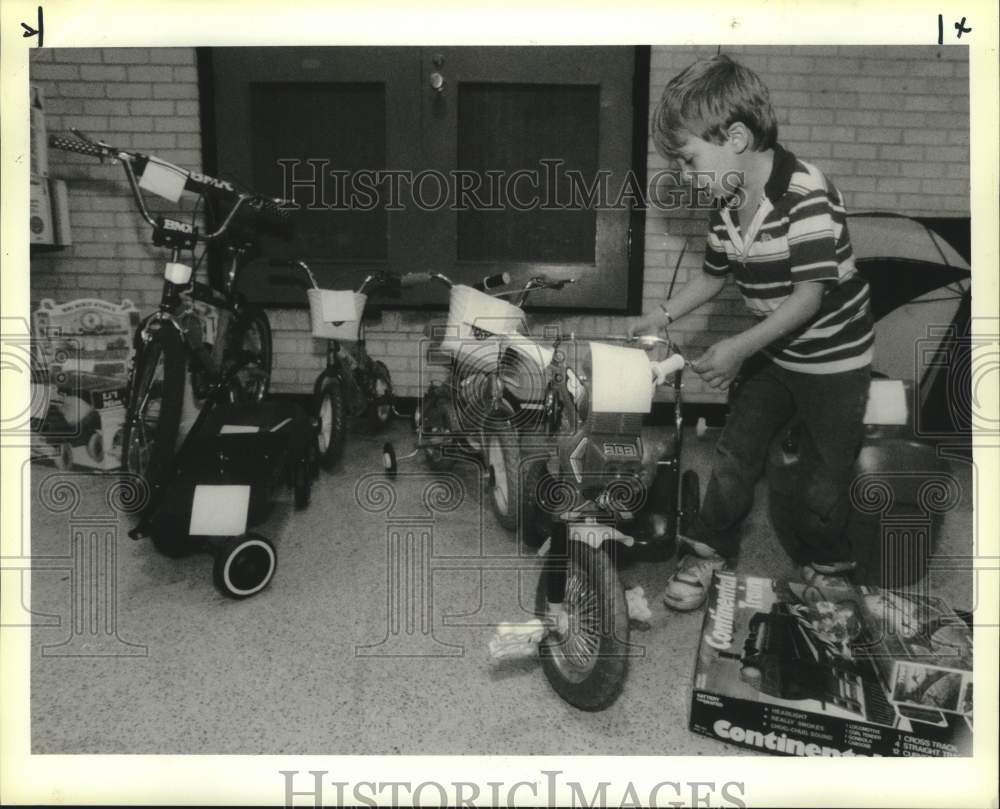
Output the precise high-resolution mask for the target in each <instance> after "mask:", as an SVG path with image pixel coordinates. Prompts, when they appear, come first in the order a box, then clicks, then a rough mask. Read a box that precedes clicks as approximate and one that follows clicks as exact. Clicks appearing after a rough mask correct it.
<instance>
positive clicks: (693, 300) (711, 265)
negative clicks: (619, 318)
mask: <svg viewBox="0 0 1000 809" xmlns="http://www.w3.org/2000/svg"><path fill="white" fill-rule="evenodd" d="M711 223H712V219H711V218H710V220H709V229H708V236H707V237H706V239H705V258H704V261H703V263H702V270H701V274H700V275H699V276H698V277H697V278H694V279H692V280H691V281H688V282H687V283H686V284H685V285H684V288H683V289H682V290H681V291H680V292H679V293H677V295H676V296H674V297H673V298H671V299H670V300H669V301H667V302H666V303H665V304H664V306H665V307H666V309H667V311H668V312H670V317H669V318H668V317H667V313H666V312H664V311H663V309H662V308H657V309H656V310H654V311H652V312H650V313H649V314H648V315H644V316H643V317H641V318H639V319H638V320H637V321H636V322H635V323H633V324H632V326H631V327H630V328H629V334H633V335H635V334H643V333H644V332H647V331H656V330H657V329H661V328H664V327H665V326H667V325H668V321H669V322H670V323H672V322H673V321H675V320H680V318H682V317H683V316H684V315H686V314H687V313H688V312H690V311H692V310H694V309H697V308H698V307H699V306H701V305H702V304H703V303H708V301H710V300H712V298H714V297H715V296H716V295H718V294H719V293H720V292H721V291H722V288H723V287H724V286H725V285H726V276H727V275H728V273H729V259H728V258H727V257H726V251H725V248H724V247H723V246H722V242H721V241H719V237H718V236H716V235H715V233H714V232H713V230H712V224H711Z"/></svg>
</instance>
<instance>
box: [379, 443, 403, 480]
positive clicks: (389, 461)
mask: <svg viewBox="0 0 1000 809" xmlns="http://www.w3.org/2000/svg"><path fill="white" fill-rule="evenodd" d="M382 468H383V469H385V474H386V475H387V476H388V477H390V478H394V477H396V473H397V472H399V466H398V465H397V463H396V449H395V448H394V447H393V446H392V444H390V443H389V442H388V441H387V442H386V443H385V444H383V445H382Z"/></svg>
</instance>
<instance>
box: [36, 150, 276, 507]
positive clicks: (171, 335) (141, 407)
mask: <svg viewBox="0 0 1000 809" xmlns="http://www.w3.org/2000/svg"><path fill="white" fill-rule="evenodd" d="M73 134H74V135H75V136H76V137H75V138H68V137H61V136H56V135H53V136H51V137H50V138H49V145H50V146H52V148H54V149H61V150H63V151H68V152H75V153H77V154H82V155H88V156H92V157H96V158H99V159H100V160H101V161H102V162H103V161H104V160H109V161H111V162H112V163H115V162H117V163H120V164H121V166H122V169H123V170H124V172H125V177H126V179H127V180H128V184H129V188H130V190H131V192H132V197H133V199H134V200H135V203H136V205H137V207H138V209H139V213H140V214H141V215H142V218H143V219H144V220H145V221H146V222H147V223H149V225H150V226H151V227H152V229H153V237H152V244H153V246H155V247H164V248H167V249H168V250H169V251H170V257H169V260H167V261H166V262H165V265H164V269H163V290H162V294H161V298H160V305H159V307H158V309H157V311H156V312H154V313H153V314H151V315H149V316H148V317H146V318H145V319H144V320H143V321H142V322H141V323H140V324H139V328H138V330H137V331H136V335H135V352H134V356H133V359H132V364H131V367H130V369H129V379H128V402H127V409H126V417H125V426H124V430H123V441H122V465H123V467H124V469H125V470H126V471H128V472H131V473H135V474H138V475H139V476H141V477H143V478H144V479H145V480H146V482H147V484H148V486H149V487H150V489H151V491H153V492H155V490H156V489H157V488H158V487H159V486H161V485H162V483H163V481H164V477H165V475H166V474H167V473H168V471H169V470H170V468H171V462H172V459H173V456H174V453H175V451H176V448H177V444H178V441H179V439H180V437H181V436H180V435H179V433H180V419H181V410H182V406H183V399H184V391H185V371H186V369H187V368H188V366H189V362H188V361H190V369H191V386H192V391H193V393H194V395H195V396H197V397H198V398H201V399H205V400H208V399H209V398H211V396H212V391H213V389H215V388H217V387H220V386H221V387H224V388H226V390H227V397H228V399H229V400H230V401H231V402H234V403H252V402H259V401H261V399H263V397H264V395H265V394H266V393H267V389H268V385H269V381H270V374H271V329H270V324H269V323H268V319H267V315H266V314H265V313H264V311H263V310H262V309H260V308H258V307H256V306H253V305H251V304H249V303H247V302H246V301H245V300H244V299H243V297H242V296H241V295H240V293H239V292H238V291H237V289H238V286H239V277H240V273H241V271H242V270H243V269H244V268H245V267H246V265H247V263H248V262H249V261H250V260H252V259H253V258H255V257H256V255H257V252H258V250H257V245H256V240H255V233H256V232H257V230H258V229H261V228H273V227H275V226H276V225H280V224H281V223H282V222H284V221H285V218H286V212H285V210H283V205H284V203H283V201H282V200H277V199H271V198H268V197H265V196H263V195H261V194H257V193H254V192H250V191H244V190H239V189H237V188H236V186H235V185H234V184H233V183H231V182H229V181H227V180H220V179H216V178H214V177H209V176H208V175H205V174H201V173H198V172H194V171H189V170H187V169H184V168H181V167H179V166H175V165H173V164H171V163H168V162H167V161H165V160H162V159H160V158H158V157H155V156H153V155H145V154H140V153H138V152H129V151H126V150H124V149H120V148H117V147H115V146H111V145H110V144H107V143H104V142H103V141H93V140H90V139H89V138H88V137H87V136H86V135H83V134H82V133H81V132H79V131H78V130H73ZM144 191H148V192H150V193H153V194H156V195H157V196H160V197H161V198H164V199H167V200H169V201H171V202H174V203H176V202H178V201H179V200H180V198H181V196H182V194H184V193H185V192H188V193H192V194H196V195H198V196H199V198H200V199H203V200H204V201H205V203H206V212H207V214H208V215H209V218H211V219H214V220H215V221H217V222H218V225H217V227H216V228H215V230H211V231H208V232H206V231H203V230H202V229H201V228H199V226H198V225H197V224H196V223H195V222H194V221H192V222H190V223H188V222H181V221H178V220H176V219H170V218H167V217H164V216H156V217H155V218H154V216H153V215H152V214H151V213H150V212H149V209H148V208H147V205H146V199H145V196H144V193H143V192H144ZM192 220H194V213H193V214H192ZM199 244H201V245H205V246H206V247H207V246H209V245H212V246H213V247H218V248H219V249H220V252H221V254H222V256H223V257H224V259H225V262H226V267H225V273H224V278H223V279H221V282H220V286H221V288H220V289H215V288H213V287H212V286H209V285H206V284H202V283H199V282H197V281H195V280H194V279H193V276H194V271H195V267H194V265H193V256H194V251H195V249H196V247H197V246H198V245H199ZM184 254H190V255H191V259H192V263H184V262H183V261H182V257H183V256H184ZM203 255H204V254H203ZM199 261H200V260H199ZM197 304H202V305H207V306H209V307H213V308H214V309H216V310H217V311H218V313H219V322H218V324H216V325H214V331H213V324H212V322H211V321H204V320H202V319H201V318H199V317H198V315H197V314H196V312H195V308H196V305H197Z"/></svg>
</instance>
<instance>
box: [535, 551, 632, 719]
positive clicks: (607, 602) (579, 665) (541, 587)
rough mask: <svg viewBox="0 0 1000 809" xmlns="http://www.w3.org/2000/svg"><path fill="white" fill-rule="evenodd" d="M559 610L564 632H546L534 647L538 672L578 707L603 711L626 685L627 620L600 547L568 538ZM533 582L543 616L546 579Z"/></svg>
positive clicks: (616, 583) (612, 568) (608, 559)
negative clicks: (538, 659)
mask: <svg viewBox="0 0 1000 809" xmlns="http://www.w3.org/2000/svg"><path fill="white" fill-rule="evenodd" d="M567 554H568V558H566V559H561V560H557V559H548V560H546V574H548V573H549V571H550V570H551V568H550V565H556V564H559V565H566V566H567V567H566V592H565V597H564V600H563V609H564V611H565V614H566V618H567V625H566V629H565V634H560V633H555V632H549V634H547V635H546V636H545V638H544V639H543V640H542V642H541V645H540V646H539V649H538V651H539V655H540V656H541V660H542V670H543V671H544V672H545V676H546V678H548V681H549V684H550V685H551V686H552V688H553V689H555V692H556V693H557V694H558V695H559V696H560V697H562V699H564V700H565V701H566V702H568V703H569V704H570V705H572V706H573V707H575V708H579V709H580V710H583V711H603V710H604V709H605V708H607V707H609V706H610V705H611V704H612V703H613V702H614V701H615V700H616V699H618V697H619V695H620V694H621V692H622V689H623V688H624V687H625V679H626V677H627V676H628V641H629V620H628V605H627V604H626V601H625V588H624V586H623V585H622V582H621V579H620V578H619V577H618V573H617V571H616V570H615V566H614V562H613V561H612V560H611V557H610V556H609V555H608V553H607V552H606V551H605V550H603V549H597V548H593V547H591V546H590V545H587V544H585V543H583V542H578V541H570V542H569V543H568V547H567ZM546 574H543V575H542V576H541V577H540V579H539V582H538V591H537V595H536V609H537V610H538V613H539V615H544V612H545V609H546V592H547V578H546Z"/></svg>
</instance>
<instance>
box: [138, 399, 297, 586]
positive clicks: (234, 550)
mask: <svg viewBox="0 0 1000 809" xmlns="http://www.w3.org/2000/svg"><path fill="white" fill-rule="evenodd" d="M225 394H226V388H225V386H220V387H219V388H216V389H215V390H214V391H213V392H212V394H210V398H209V400H208V401H207V402H206V403H205V405H204V407H203V409H202V410H201V412H200V413H199V415H198V418H197V419H196V421H195V423H194V425H193V426H192V428H191V431H190V432H189V433H188V434H187V436H186V437H185V439H184V442H183V443H182V445H181V447H180V449H179V450H178V451H177V453H176V455H175V457H174V462H173V466H172V474H169V475H167V476H165V481H166V482H165V483H164V485H163V486H161V487H159V488H158V489H156V490H155V491H154V493H153V497H152V499H151V500H150V502H149V503H147V505H146V506H145V507H144V508H143V509H142V511H141V513H140V519H139V523H138V525H136V527H135V528H134V529H132V530H131V531H130V532H129V536H130V537H132V539H140V538H142V537H149V538H150V539H151V540H152V542H153V545H154V546H155V547H156V549H157V550H158V551H159V552H160V553H162V554H163V555H164V556H169V557H172V558H179V557H183V556H187V555H188V554H190V553H193V552H195V551H198V550H208V551H210V552H212V553H214V555H215V565H214V570H213V578H214V581H215V585H216V587H217V588H218V589H219V591H220V592H222V593H223V595H226V596H229V597H230V598H246V597H248V596H251V595H254V594H256V593H259V592H260V591H261V590H263V589H264V588H265V587H267V585H268V584H269V583H270V581H271V579H272V577H273V576H274V572H275V569H276V567H277V562H278V558H277V552H276V551H275V548H274V544H273V543H272V541H271V540H270V539H268V538H267V537H265V536H262V535H261V534H259V533H255V532H252V531H251V530H250V529H251V528H255V527H258V526H260V525H262V524H264V523H265V522H266V521H267V520H268V519H269V518H271V517H272V514H273V511H274V509H273V506H274V501H275V499H276V497H277V496H278V494H279V493H280V491H281V490H282V489H284V488H286V487H287V488H292V489H293V490H294V501H295V507H296V508H305V507H306V506H307V505H308V504H309V495H310V490H311V486H312V480H313V478H314V477H315V475H316V472H317V461H316V439H315V433H316V427H315V423H314V422H313V421H312V420H311V419H310V418H309V417H308V416H307V415H306V413H305V411H304V410H303V409H302V408H301V407H299V406H298V405H296V404H293V403H287V402H277V401H264V402H261V403H259V404H232V403H229V402H226V401H224V397H225Z"/></svg>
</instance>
